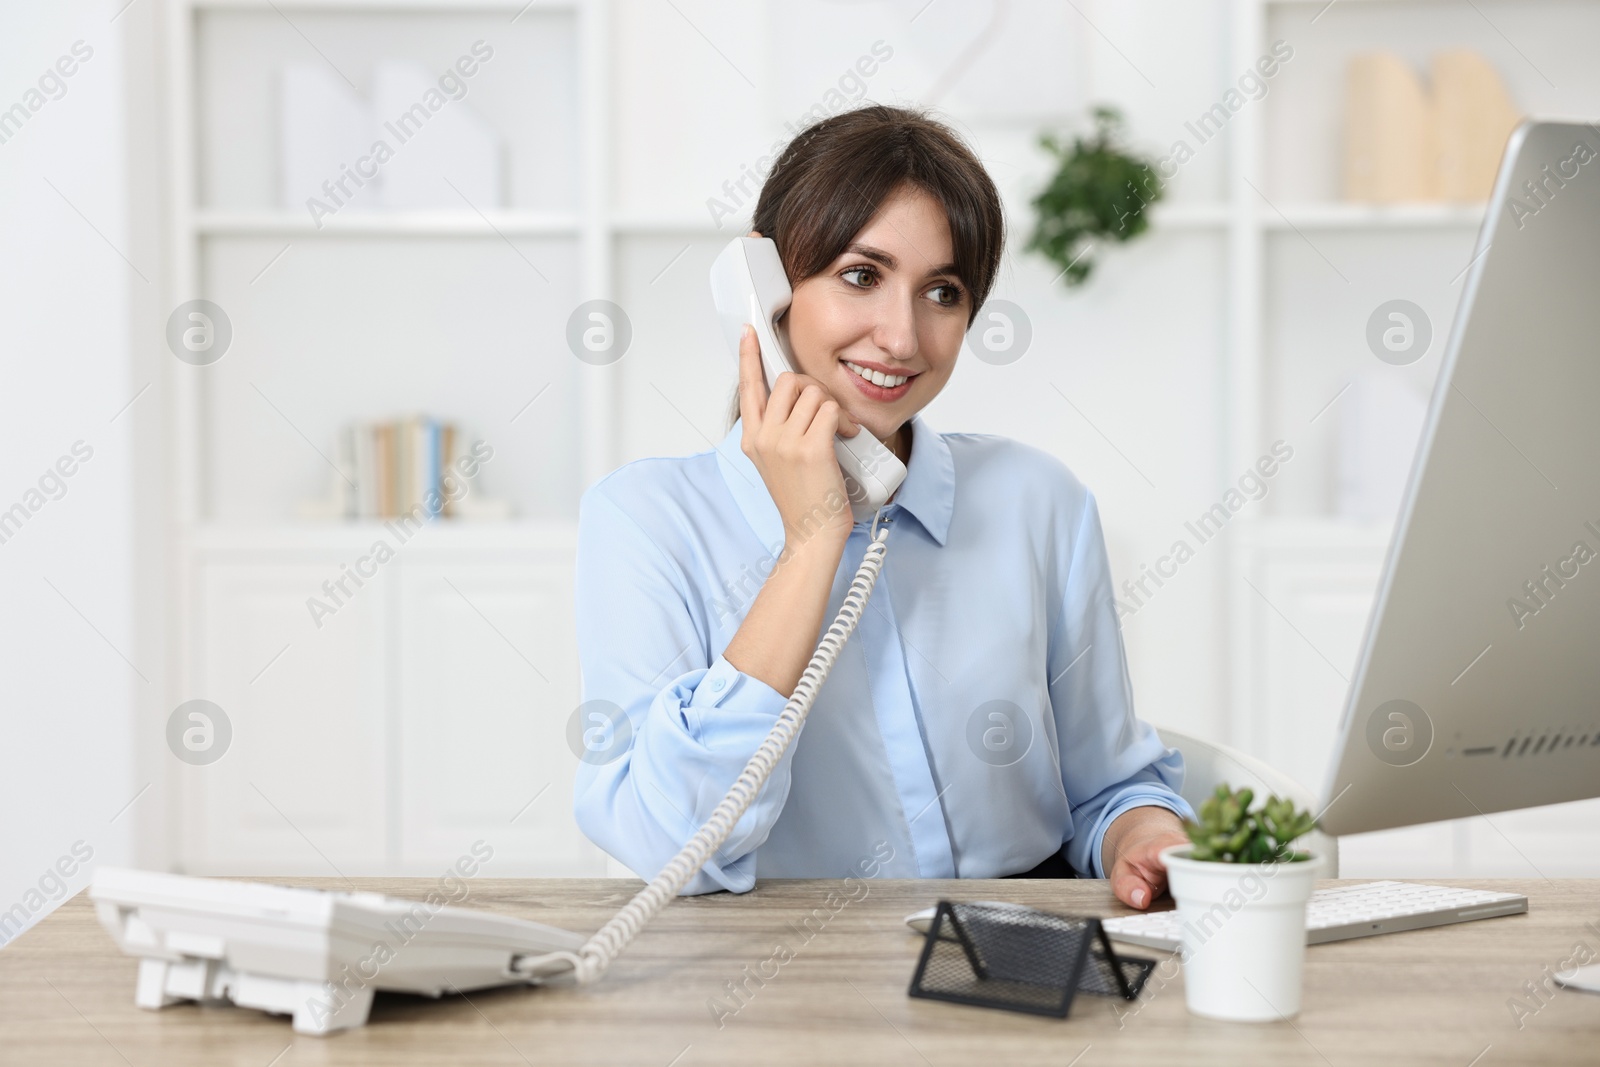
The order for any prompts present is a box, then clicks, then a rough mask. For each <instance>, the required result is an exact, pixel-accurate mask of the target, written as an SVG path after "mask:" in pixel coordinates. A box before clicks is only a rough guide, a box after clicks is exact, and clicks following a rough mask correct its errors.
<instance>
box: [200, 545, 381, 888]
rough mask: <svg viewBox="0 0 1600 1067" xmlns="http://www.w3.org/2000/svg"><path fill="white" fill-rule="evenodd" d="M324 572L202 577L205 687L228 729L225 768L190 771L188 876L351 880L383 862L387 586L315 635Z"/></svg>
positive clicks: (275, 565) (294, 567) (304, 569)
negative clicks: (311, 601) (312, 603)
mask: <svg viewBox="0 0 1600 1067" xmlns="http://www.w3.org/2000/svg"><path fill="white" fill-rule="evenodd" d="M338 576H339V559H338V558H337V556H334V555H330V556H329V558H328V559H327V560H326V561H324V562H316V561H302V562H257V563H248V564H246V563H236V562H231V561H217V562H208V563H207V564H205V565H204V566H203V567H202V581H201V585H200V590H201V592H200V599H201V609H200V619H199V624H198V627H197V630H196V635H197V643H198V645H199V648H200V656H199V660H200V665H199V672H200V675H201V680H200V684H199V686H198V687H197V691H196V693H195V694H194V695H195V696H198V697H201V698H203V699H206V700H210V701H212V702H213V703H215V704H217V705H218V706H219V707H220V708H221V709H222V711H223V714H224V715H225V716H226V717H227V720H228V722H229V724H230V725H231V728H232V738H231V739H230V740H229V741H228V743H227V744H228V747H227V749H226V751H225V752H224V753H223V755H222V756H221V758H219V759H217V760H216V761H215V762H214V763H210V764H206V765H201V766H181V767H180V773H181V775H182V781H183V788H184V791H185V793H186V795H187V796H188V798H189V799H188V802H187V803H186V804H185V805H184V812H185V816H186V818H185V820H184V823H185V825H184V835H185V838H186V843H187V844H189V845H191V846H194V847H191V848H188V849H186V850H185V852H186V856H185V861H186V862H185V866H186V867H187V868H188V869H189V870H191V871H195V872H197V873H223V872H226V873H230V874H286V873H303V874H333V873H336V872H343V873H344V874H346V875H354V874H356V873H358V872H362V873H365V872H370V871H375V870H377V869H379V868H381V866H382V864H383V861H384V858H385V852H386V844H385V826H386V824H387V822H388V817H389V812H388V806H387V803H386V779H387V775H386V767H385V758H384V736H385V732H386V731H385V717H386V709H385V697H386V686H385V684H384V640H385V639H384V629H385V627H384V619H385V608H386V605H387V602H388V595H389V590H388V584H389V576H388V575H380V576H379V579H378V580H377V581H374V582H371V583H369V584H368V585H367V586H366V587H365V588H363V589H361V590H359V591H358V593H357V595H356V596H355V597H353V598H351V599H349V600H348V601H346V602H345V604H344V605H343V606H342V607H341V608H340V609H339V610H338V612H337V613H336V614H335V615H333V616H331V617H327V618H324V619H323V620H322V623H323V625H322V626H321V628H320V629H319V628H317V627H316V626H315V625H313V623H312V621H311V618H310V615H309V612H308V611H307V608H306V600H307V598H308V597H310V596H312V595H313V594H316V593H319V587H320V586H321V584H322V582H324V581H325V580H328V579H330V578H336V577H338Z"/></svg>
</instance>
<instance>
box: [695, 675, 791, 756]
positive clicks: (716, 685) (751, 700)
mask: <svg viewBox="0 0 1600 1067" xmlns="http://www.w3.org/2000/svg"><path fill="white" fill-rule="evenodd" d="M788 703H789V698H788V697H786V696H784V695H783V694H782V693H780V692H778V691H777V690H776V689H774V688H772V686H770V685H768V684H767V683H766V682H763V681H762V680H761V679H759V678H756V677H754V676H752V675H748V674H745V673H744V672H743V671H741V670H739V668H737V667H735V666H734V665H733V664H732V663H729V662H728V658H727V657H726V656H718V657H717V658H716V660H715V661H714V662H713V663H712V664H711V666H710V667H707V668H706V672H705V674H703V675H701V677H700V680H699V681H698V682H697V683H695V687H694V694H693V695H692V696H691V697H690V698H689V702H688V703H687V704H685V705H684V706H683V714H684V717H685V719H686V720H687V725H688V727H689V731H690V733H692V734H693V735H694V736H695V737H696V738H699V737H700V736H701V726H702V724H701V719H700V715H701V711H702V710H703V709H705V708H728V709H731V710H736V711H740V712H744V713H747V714H753V715H765V716H767V717H769V718H772V719H776V718H777V717H778V715H779V714H780V713H781V712H782V711H783V709H784V708H785V707H786V706H788Z"/></svg>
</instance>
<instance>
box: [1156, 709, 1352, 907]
mask: <svg viewBox="0 0 1600 1067" xmlns="http://www.w3.org/2000/svg"><path fill="white" fill-rule="evenodd" d="M1156 733H1157V734H1158V735H1160V737H1161V743H1162V744H1164V745H1166V746H1167V747H1168V748H1175V749H1177V750H1178V751H1179V752H1181V753H1183V788H1182V789H1181V790H1179V795H1181V796H1182V797H1183V799H1185V800H1187V801H1188V802H1189V806H1190V807H1192V808H1194V810H1195V813H1196V814H1199V812H1200V804H1201V803H1202V802H1203V801H1204V800H1205V799H1206V798H1207V797H1209V796H1211V795H1212V794H1213V793H1215V792H1216V791H1217V786H1219V785H1221V784H1222V783H1223V782H1226V783H1228V785H1229V786H1230V787H1232V788H1233V789H1239V788H1241V787H1243V786H1249V787H1250V788H1251V789H1253V790H1255V793H1256V797H1257V799H1258V800H1265V799H1266V798H1267V797H1268V796H1270V795H1272V794H1276V795H1278V796H1280V797H1286V798H1288V799H1291V800H1293V801H1294V803H1295V806H1296V807H1300V808H1304V809H1306V810H1307V811H1310V812H1313V813H1314V812H1315V811H1316V810H1317V798H1316V797H1315V796H1314V795H1312V793H1311V791H1310V790H1308V789H1306V788H1305V787H1304V786H1302V785H1301V784H1300V783H1299V782H1297V781H1295V780H1294V779H1293V778H1290V777H1289V776H1288V775H1287V774H1284V773H1283V772H1282V771H1280V770H1278V769H1277V768H1276V767H1272V766H1270V765H1268V764H1266V763H1263V762H1261V761H1260V760H1258V759H1256V758H1255V757H1254V756H1249V755H1246V754H1245V753H1243V752H1240V751H1239V750H1238V749H1236V748H1229V747H1228V746H1227V745H1219V744H1217V743H1216V742H1215V741H1205V740H1202V739H1200V738H1198V737H1192V736H1190V735H1189V734H1184V733H1179V732H1178V731H1177V730H1168V729H1166V728H1165V727H1159V726H1158V727H1156ZM1251 806H1252V807H1254V806H1255V803H1254V802H1252V804H1251ZM1300 841H1301V843H1302V844H1301V847H1304V848H1309V849H1311V850H1313V851H1315V852H1320V853H1322V854H1323V855H1325V856H1327V857H1328V869H1327V870H1326V871H1324V872H1323V874H1322V877H1323V878H1337V877H1339V839H1338V838H1336V837H1332V836H1330V835H1328V834H1325V833H1323V832H1322V831H1321V830H1312V831H1311V832H1310V833H1309V834H1307V835H1306V836H1305V837H1303V838H1301V839H1300Z"/></svg>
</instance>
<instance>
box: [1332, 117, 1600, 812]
mask: <svg viewBox="0 0 1600 1067" xmlns="http://www.w3.org/2000/svg"><path fill="white" fill-rule="evenodd" d="M1474 251H1475V254H1474V256H1473V259H1472V260H1471V266H1470V267H1469V268H1468V270H1467V272H1466V288H1465V290H1464V291H1463V293H1462V298H1461V303H1460V306H1459V308H1458V309H1457V311H1456V317H1455V323H1454V325H1453V327H1452V328H1451V331H1450V339H1449V344H1448V346H1447V348H1446V349H1445V353H1444V362H1443V365H1442V366H1441V367H1440V370H1439V377H1438V381H1437V383H1436V385H1435V387H1434V391H1433V398H1432V401H1431V403H1430V406H1429V409H1428V418H1427V423H1426V426H1425V428H1424V430H1423V433H1422V438H1421V441H1420V442H1419V444H1418V446H1417V453H1416V457H1415V459H1414V460H1413V462H1412V466H1411V475H1410V479H1409V481H1408V483H1407V486H1406V492H1405V499H1404V502H1403V503H1402V505H1401V508H1400V513H1399V516H1398V518H1397V521H1396V524H1395V529H1394V536H1393V540H1392V541H1391V542H1390V545H1389V552H1388V556H1387V559H1386V560H1385V563H1384V569H1383V578H1382V581H1381V582H1380V583H1379V587H1378V595H1377V598H1376V600H1375V601H1374V604H1373V608H1372V614H1371V617H1370V618H1369V619H1368V622H1367V630H1366V636H1365V639H1364V640H1363V642H1362V647H1361V654H1360V658H1359V660H1358V661H1357V664H1356V671H1355V675H1354V677H1353V678H1352V680H1351V684H1350V690H1349V694H1348V696H1347V699H1346V704H1345V710H1344V718H1343V720H1342V722H1341V724H1340V738H1341V740H1340V744H1339V747H1338V749H1337V750H1336V755H1335V757H1334V759H1333V762H1332V766H1331V768H1330V773H1329V776H1328V779H1327V782H1326V784H1325V786H1324V789H1323V794H1322V804H1321V807H1322V808H1323V811H1322V816H1321V818H1322V827H1323V828H1324V829H1325V830H1327V831H1328V832H1329V833H1332V834H1348V833H1359V832H1362V831H1368V830H1382V829H1387V828H1389V827H1395V826H1409V825H1413V824H1416V823H1425V822H1434V821H1437V820H1440V819H1456V818H1463V817H1466V816H1471V815H1481V814H1486V813H1490V812H1496V811H1506V810H1510V809H1513V808H1527V807H1533V806H1536V805H1540V804H1554V803H1557V802H1561V801H1569V800H1580V799H1583V798H1586V797H1593V796H1600V124H1593V123H1575V122H1546V121H1529V122H1525V123H1523V124H1522V125H1521V126H1519V127H1518V128H1517V129H1516V130H1515V131H1514V132H1513V133H1512V135H1511V138H1510V140H1509V141H1508V143H1507V145H1506V151H1505V156H1504V158H1503V159H1502V160H1501V164H1500V173H1499V176H1498V177H1497V178H1496V180H1495V185H1494V193H1493V195H1492V196H1491V198H1490V200H1489V210H1488V214H1487V215H1486V216H1485V218H1484V222H1483V226H1482V229H1481V230H1480V231H1479V234H1478V242H1477V247H1476V249H1475V250H1474Z"/></svg>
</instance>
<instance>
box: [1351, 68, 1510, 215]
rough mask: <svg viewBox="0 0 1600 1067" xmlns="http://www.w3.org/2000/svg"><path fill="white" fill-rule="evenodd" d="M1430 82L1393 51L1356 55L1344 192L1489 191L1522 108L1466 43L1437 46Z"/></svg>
mask: <svg viewBox="0 0 1600 1067" xmlns="http://www.w3.org/2000/svg"><path fill="white" fill-rule="evenodd" d="M1431 78H1432V89H1431V91H1430V90H1429V89H1428V88H1427V87H1425V86H1424V85H1423V84H1422V80H1421V78H1420V77H1419V75H1418V74H1417V72H1416V71H1415V70H1414V69H1413V68H1412V66H1411V64H1409V63H1407V62H1406V61H1405V60H1404V59H1401V58H1400V57H1399V56H1397V55H1395V54H1393V53H1391V52H1369V53H1364V54H1362V55H1358V56H1355V57H1353V58H1352V59H1351V60H1350V66H1349V70H1348V72H1347V77H1346V83H1345V152H1344V195H1345V199H1346V200H1359V201H1368V202H1375V203H1399V202H1404V201H1428V200H1452V201H1468V202H1472V201H1480V200H1485V199H1487V198H1488V196H1489V191H1490V187H1491V186H1492V185H1493V184H1494V176H1495V170H1496V168H1497V167H1498V166H1499V162H1500V154H1501V152H1502V151H1503V150H1504V148H1505V144H1506V138H1507V137H1508V136H1510V134H1511V130H1512V128H1513V127H1515V126H1516V124H1517V120H1518V118H1519V115H1518V114H1517V110H1516V108H1515V107H1513V106H1512V103H1511V99H1510V97H1509V96H1508V95H1507V94H1506V91H1505V87H1504V85H1502V84H1501V81H1500V77H1499V75H1498V74H1496V73H1495V70H1494V67H1493V66H1492V65H1490V63H1489V61H1488V60H1486V59H1484V58H1483V57H1482V56H1481V55H1479V54H1478V53H1476V52H1473V51H1471V50H1468V49H1455V50H1451V51H1446V52H1440V53H1437V54H1436V55H1435V56H1434V57H1433V61H1432V71H1431Z"/></svg>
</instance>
